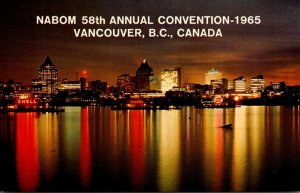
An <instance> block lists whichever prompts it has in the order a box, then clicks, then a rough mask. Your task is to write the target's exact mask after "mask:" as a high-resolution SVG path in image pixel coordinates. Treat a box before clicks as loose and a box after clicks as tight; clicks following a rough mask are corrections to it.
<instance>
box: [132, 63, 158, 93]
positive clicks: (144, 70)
mask: <svg viewBox="0 0 300 193" xmlns="http://www.w3.org/2000/svg"><path fill="white" fill-rule="evenodd" d="M150 76H154V73H153V70H152V68H151V67H150V66H149V64H148V62H147V61H146V59H144V60H143V62H142V64H141V65H140V67H139V68H138V69H137V71H136V76H135V77H136V78H135V80H136V86H135V89H136V90H137V91H138V92H147V91H150Z"/></svg>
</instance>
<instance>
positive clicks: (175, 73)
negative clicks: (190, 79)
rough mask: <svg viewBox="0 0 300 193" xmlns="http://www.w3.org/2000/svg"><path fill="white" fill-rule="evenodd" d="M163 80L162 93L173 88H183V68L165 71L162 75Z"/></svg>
mask: <svg viewBox="0 0 300 193" xmlns="http://www.w3.org/2000/svg"><path fill="white" fill-rule="evenodd" d="M160 78H161V91H162V92H166V91H168V90H172V88H174V87H177V88H180V87H181V68H180V67H176V68H175V69H173V70H169V69H165V70H164V71H162V72H161V74H160Z"/></svg>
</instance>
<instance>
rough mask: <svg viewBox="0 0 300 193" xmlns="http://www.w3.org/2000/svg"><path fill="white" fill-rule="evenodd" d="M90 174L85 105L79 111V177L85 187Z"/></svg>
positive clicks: (87, 118)
mask: <svg viewBox="0 0 300 193" xmlns="http://www.w3.org/2000/svg"><path fill="white" fill-rule="evenodd" d="M90 175H91V151H90V138H89V112H88V108H87V107H83V108H82V111H81V143H80V177H81V183H82V185H83V186H84V187H87V186H88V185H89V182H90Z"/></svg>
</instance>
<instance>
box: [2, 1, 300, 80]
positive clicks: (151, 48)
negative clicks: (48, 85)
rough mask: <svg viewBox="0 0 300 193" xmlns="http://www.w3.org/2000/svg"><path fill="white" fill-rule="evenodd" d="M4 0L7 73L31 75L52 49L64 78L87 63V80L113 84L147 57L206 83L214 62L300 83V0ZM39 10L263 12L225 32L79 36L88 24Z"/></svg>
mask: <svg viewBox="0 0 300 193" xmlns="http://www.w3.org/2000/svg"><path fill="white" fill-rule="evenodd" d="M1 4H2V5H1V13H0V14H1V18H0V20H1V28H0V43H1V44H0V45H1V48H0V67H1V75H0V80H3V81H7V80H8V79H14V80H16V81H22V82H24V83H25V84H28V83H30V81H31V80H32V79H34V78H37V77H38V67H39V66H40V64H41V63H43V61H44V60H45V58H46V56H50V58H51V59H52V62H53V63H54V64H55V65H56V66H57V67H58V70H59V79H63V78H68V79H70V80H74V79H75V78H76V73H78V76H80V74H81V71H82V70H84V69H85V70H87V71H88V76H89V79H90V80H95V79H98V80H102V81H108V83H109V84H113V85H115V84H116V77H117V76H118V75H120V74H122V73H129V74H131V75H134V74H135V72H136V69H137V68H138V66H139V65H140V64H141V62H142V60H143V58H146V59H147V61H148V63H149V65H150V66H151V67H152V68H153V69H154V73H155V75H156V76H159V75H160V71H161V70H163V69H165V68H173V67H176V66H180V67H181V68H182V72H183V77H182V79H183V83H184V82H195V83H204V73H205V72H207V71H208V70H209V69H211V68H212V67H213V68H215V69H217V70H219V71H220V72H222V73H223V76H224V77H226V78H229V79H232V78H236V77H238V76H241V75H243V76H245V77H246V78H247V81H248V84H249V82H250V79H249V78H251V77H252V76H256V75H258V74H263V75H264V76H265V78H266V81H267V83H269V82H270V81H282V80H284V81H286V82H287V84H288V85H295V84H300V80H299V77H300V65H299V64H300V47H299V46H300V23H299V21H300V12H299V11H300V1H299V0H285V1H283V0H272V1H271V0H185V1H183V0H157V1H153V0H131V1H124V0H89V1H80V0H66V1H56V0H52V1H37V0H32V1H16V0H12V1H5V2H2V3H1ZM37 15H44V16H46V15H58V16H60V15H75V16H77V18H80V17H81V16H83V15H93V16H94V15H95V16H96V15H101V16H104V17H107V18H108V17H109V16H112V15H114V16H117V15H140V16H141V15H145V16H148V15H149V16H151V17H152V18H153V20H154V21H155V18H156V17H157V16H160V15H164V16H167V15H173V16H174V15H178V16H179V15H199V16H202V15H212V16H216V15H226V16H227V15H229V16H243V15H246V16H249V15H253V16H255V15H259V16H261V20H262V23H261V24H260V25H233V24H232V25H226V26H213V28H221V30H222V32H223V37H222V38H185V39H182V38H173V39H167V38H166V39H163V38H155V39H149V38H146V39H124V38H75V36H74V33H73V28H82V27H87V26H82V25H80V24H78V25H76V26H66V25H36V24H35V22H36V16H37ZM89 27H90V28H99V27H100V28H101V27H102V26H97V25H93V26H89ZM136 27H139V26H136ZM173 27H174V26H173ZM193 27H194V28H195V27H196V26H193ZM202 27H205V28H209V26H207V25H206V26H199V28H202ZM175 28H179V27H178V26H175Z"/></svg>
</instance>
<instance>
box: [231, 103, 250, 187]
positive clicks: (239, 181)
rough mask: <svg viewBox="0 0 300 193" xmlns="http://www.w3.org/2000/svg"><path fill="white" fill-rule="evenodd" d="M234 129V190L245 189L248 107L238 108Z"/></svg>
mask: <svg viewBox="0 0 300 193" xmlns="http://www.w3.org/2000/svg"><path fill="white" fill-rule="evenodd" d="M235 116H236V117H235V119H234V120H235V122H234V129H233V160H232V166H231V167H232V190H233V191H245V185H246V179H247V178H246V167H247V143H248V138H247V114H246V107H241V108H237V109H236V113H235Z"/></svg>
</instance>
